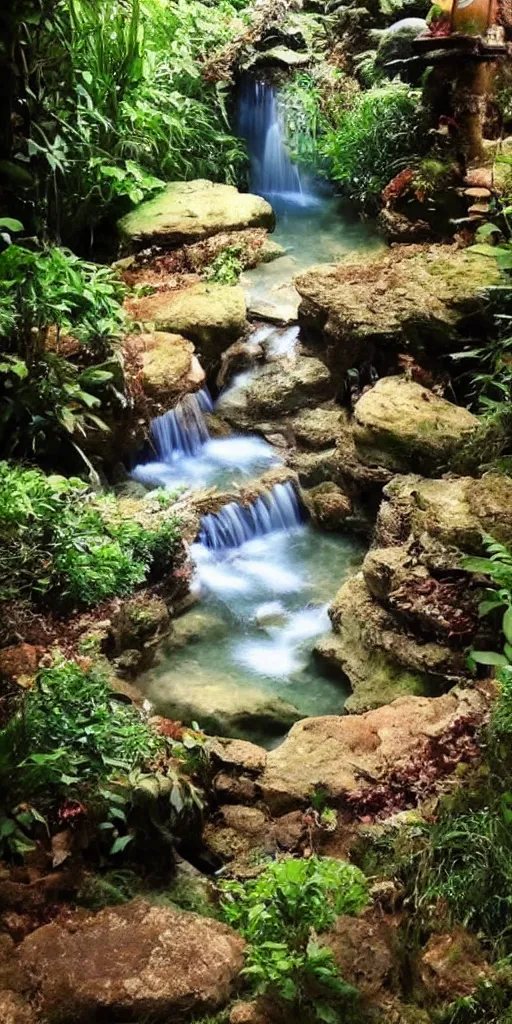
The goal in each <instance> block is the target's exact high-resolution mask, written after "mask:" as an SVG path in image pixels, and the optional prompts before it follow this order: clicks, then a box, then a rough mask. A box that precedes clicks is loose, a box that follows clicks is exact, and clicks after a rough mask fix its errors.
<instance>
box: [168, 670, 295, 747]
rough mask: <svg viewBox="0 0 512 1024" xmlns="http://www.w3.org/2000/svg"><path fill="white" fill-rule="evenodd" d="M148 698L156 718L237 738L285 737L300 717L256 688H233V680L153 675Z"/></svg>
mask: <svg viewBox="0 0 512 1024" xmlns="http://www.w3.org/2000/svg"><path fill="white" fill-rule="evenodd" d="M148 696H149V698H150V700H151V701H152V703H153V704H154V705H155V707H156V709H157V711H158V713H159V714H163V715H164V716H165V717H167V718H174V719H179V721H180V722H184V723H185V724H187V725H190V724H191V723H192V722H198V723H199V725H200V726H201V728H202V729H204V730H205V731H206V732H208V733H213V734H217V735H219V736H233V737H237V736H239V735H240V733H245V734H248V735H251V736H252V735H254V734H255V733H260V734H266V735H268V734H273V735H276V736H279V735H282V734H283V733H285V732H286V731H287V730H288V729H289V728H290V726H291V725H293V723H294V722H297V721H298V720H299V718H300V717H301V716H300V714H299V712H298V710H297V708H295V707H294V706H293V704H290V703H288V701H284V700H281V698H280V697H275V696H273V695H271V694H269V693H265V691H264V690H259V689H257V688H256V687H249V686H248V687H241V686H236V685H235V681H234V680H233V679H216V678H215V676H214V675H212V673H208V674H205V676H204V679H203V680H201V678H200V673H198V675H197V678H195V679H194V680H191V679H187V678H184V679H183V678H181V679H180V676H179V674H178V673H173V674H172V676H171V674H170V673H164V674H163V675H162V674H155V678H154V679H153V681H152V682H151V685H150V689H149V691H148Z"/></svg>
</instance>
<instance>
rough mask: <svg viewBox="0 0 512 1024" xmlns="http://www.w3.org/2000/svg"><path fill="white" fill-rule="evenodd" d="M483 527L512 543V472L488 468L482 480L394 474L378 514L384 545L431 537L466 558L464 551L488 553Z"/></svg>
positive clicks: (378, 531)
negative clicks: (511, 475)
mask: <svg viewBox="0 0 512 1024" xmlns="http://www.w3.org/2000/svg"><path fill="white" fill-rule="evenodd" d="M483 533H487V534H490V535H491V536H492V537H494V538H495V539H496V540H498V541H501V542H502V543H503V544H510V543H512V477H509V476H505V475H502V474H497V473H486V474H485V476H483V477H482V478H481V479H478V480H476V479H474V478H473V477H456V476H446V477H442V478H441V479H437V480H425V479H424V478H423V477H421V476H416V475H414V474H411V475H408V476H396V477H393V479H392V480H391V481H390V482H389V483H388V484H387V486H386V487H385V488H384V499H383V501H382V505H381V507H380V510H379V516H378V520H377V542H378V543H379V544H380V545H382V546H383V547H388V546H390V545H395V544H402V543H403V542H404V541H406V540H408V539H409V537H411V538H412V539H413V540H415V541H419V540H424V539H425V538H428V540H429V541H432V542H434V543H435V544H437V546H438V547H442V548H444V549H446V550H448V549H450V550H452V551H453V552H454V554H455V561H456V563H460V552H466V553H468V554H481V553H482V534H483ZM457 552H458V553H459V557H457Z"/></svg>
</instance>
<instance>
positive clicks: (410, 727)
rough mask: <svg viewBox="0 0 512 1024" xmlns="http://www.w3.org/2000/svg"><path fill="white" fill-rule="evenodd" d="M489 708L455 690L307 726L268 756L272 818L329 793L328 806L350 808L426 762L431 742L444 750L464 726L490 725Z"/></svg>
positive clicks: (266, 789) (474, 693) (266, 793)
mask: <svg viewBox="0 0 512 1024" xmlns="http://www.w3.org/2000/svg"><path fill="white" fill-rule="evenodd" d="M488 707H489V698H488V697H487V696H486V695H485V693H484V692H483V691H481V690H479V689H474V690H453V691H451V692H450V693H448V694H444V695H443V696H442V697H431V698H428V697H411V696H408V697H400V698H399V699H398V700H395V701H393V703H391V704H386V705H385V706H384V707H381V708H377V709H376V710H373V711H368V712H367V713H366V714H363V715H327V716H324V717H322V718H306V719H304V720H303V721H301V722H298V723H297V724H296V725H294V726H293V728H292V729H291V730H290V732H289V733H288V736H287V737H286V739H285V740H284V742H283V743H282V744H281V745H280V746H279V747H278V748H277V749H276V750H272V751H270V753H269V754H268V755H267V763H266V768H265V771H264V772H263V775H262V776H261V779H260V786H261V789H262V793H263V797H264V800H265V803H266V804H267V806H268V807H269V808H270V810H271V811H272V813H277V814H279V813H285V812H286V811H288V810H292V809H294V808H298V807H305V806H307V804H308V802H309V800H310V795H311V792H312V790H313V789H315V788H317V787H322V788H323V789H325V791H326V793H327V795H328V800H329V803H333V804H341V805H343V803H344V801H345V800H346V799H347V797H349V796H350V795H351V794H352V795H353V794H359V793H360V792H363V793H364V792H366V791H368V792H373V789H374V787H375V785H376V784H377V783H378V782H383V781H385V779H386V777H387V774H388V772H389V770H390V767H392V768H393V770H396V769H398V768H400V766H406V767H407V766H408V765H409V763H410V761H411V759H412V758H415V759H420V760H421V759H422V758H424V757H425V751H426V749H427V747H428V743H429V741H431V740H432V739H435V740H436V741H437V742H439V743H441V742H442V739H443V736H446V735H447V734H449V732H450V730H451V729H453V727H454V723H455V722H457V721H458V720H459V719H465V718H467V717H468V716H470V717H471V716H473V717H474V718H475V720H478V719H479V720H481V721H483V720H484V719H485V716H486V713H487V710H488ZM451 768H452V769H453V768H455V765H452V766H451ZM443 770H444V771H445V772H446V770H447V771H448V773H449V772H450V770H451V769H450V766H448V768H447V769H446V768H445V769H443Z"/></svg>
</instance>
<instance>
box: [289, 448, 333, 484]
mask: <svg viewBox="0 0 512 1024" xmlns="http://www.w3.org/2000/svg"><path fill="white" fill-rule="evenodd" d="M337 455H338V453H337V450H336V448H327V449H324V450H323V451H321V452H301V451H297V450H295V451H292V452H289V453H288V454H287V456H286V461H287V464H288V465H289V466H290V467H291V468H292V469H294V470H295V472H296V473H297V476H298V478H299V480H300V482H301V484H302V486H303V487H311V488H314V487H315V488H316V487H318V486H321V485H322V484H326V483H328V482H329V481H330V482H331V483H332V477H333V476H335V474H336V469H337ZM334 486H335V485H334Z"/></svg>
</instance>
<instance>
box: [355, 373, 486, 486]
mask: <svg viewBox="0 0 512 1024" xmlns="http://www.w3.org/2000/svg"><path fill="white" fill-rule="evenodd" d="M478 425H479V421H478V419H477V417H476V416H473V414H472V413H470V412H469V411H468V410H467V409H462V408H461V407H460V406H457V405H453V404H452V403H451V402H447V401H446V400H445V399H444V398H439V397H438V396H437V395H435V394H434V393H433V392H432V391H429V390H428V389H427V388H424V387H422V386H421V385H420V384H416V383H415V382H414V381H410V380H407V379H406V378H405V377H384V378H383V379H382V380H379V381H378V382H377V384H376V385H375V387H373V388H371V389H370V390H369V391H367V392H366V394H364V395H363V396H362V398H360V399H359V401H358V402H357V405H356V407H355V412H354V442H355V446H356V451H357V454H358V457H359V459H360V460H361V461H362V462H364V463H366V464H368V465H370V466H383V467H384V468H386V469H390V470H395V471H396V472H399V473H400V472H405V473H406V472H407V471H408V470H411V469H414V468H418V469H419V470H420V472H423V473H426V474H431V473H435V472H436V471H439V470H444V469H448V468H449V466H450V462H451V460H452V459H453V457H454V455H455V454H456V453H457V452H458V451H460V449H461V448H462V447H463V446H464V444H465V443H466V442H467V441H468V439H469V438H470V437H471V435H472V434H474V433H475V431H476V430H477V428H478Z"/></svg>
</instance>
